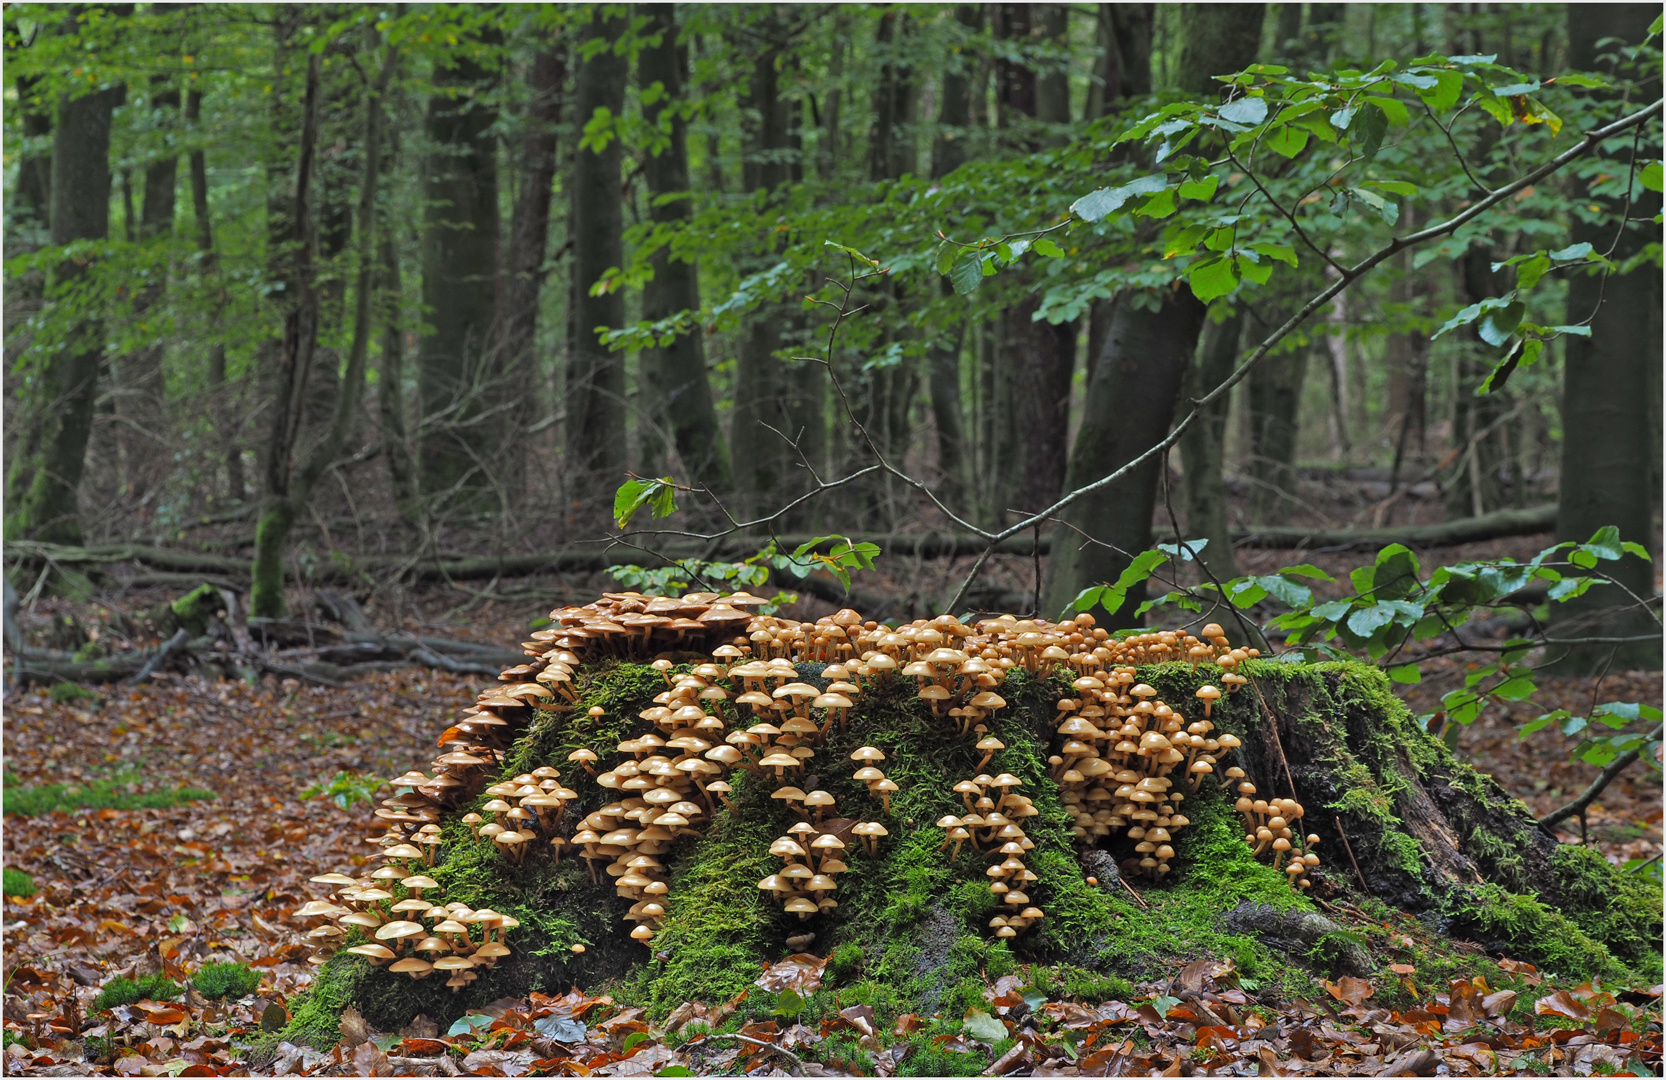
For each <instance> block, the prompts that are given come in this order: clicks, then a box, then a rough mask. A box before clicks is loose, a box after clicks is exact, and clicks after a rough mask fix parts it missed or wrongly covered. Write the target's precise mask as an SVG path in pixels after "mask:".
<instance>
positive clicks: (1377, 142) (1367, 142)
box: [1348, 103, 1388, 161]
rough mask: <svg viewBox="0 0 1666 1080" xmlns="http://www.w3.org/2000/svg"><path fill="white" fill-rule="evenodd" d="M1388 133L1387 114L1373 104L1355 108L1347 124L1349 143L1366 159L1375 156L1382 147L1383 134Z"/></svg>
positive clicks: (1368, 159)
mask: <svg viewBox="0 0 1666 1080" xmlns="http://www.w3.org/2000/svg"><path fill="white" fill-rule="evenodd" d="M1386 134H1388V115H1387V114H1386V113H1384V112H1383V111H1382V109H1381V108H1379V107H1378V106H1376V105H1374V104H1370V103H1367V104H1364V105H1361V106H1360V107H1359V108H1358V109H1357V110H1355V112H1354V115H1353V118H1352V120H1351V121H1350V122H1349V124H1348V139H1349V140H1350V145H1351V146H1352V147H1353V148H1354V149H1355V150H1357V151H1358V152H1359V155H1360V156H1361V157H1362V158H1364V159H1365V160H1366V161H1370V160H1372V159H1373V158H1375V157H1376V156H1377V151H1378V150H1380V149H1382V145H1383V136H1384V135H1386Z"/></svg>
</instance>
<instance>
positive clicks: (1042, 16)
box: [1035, 4, 1070, 146]
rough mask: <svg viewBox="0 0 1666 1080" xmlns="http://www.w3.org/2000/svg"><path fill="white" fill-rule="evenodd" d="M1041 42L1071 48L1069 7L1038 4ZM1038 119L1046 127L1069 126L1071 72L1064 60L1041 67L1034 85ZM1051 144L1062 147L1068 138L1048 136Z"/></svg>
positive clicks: (1049, 62) (1037, 12)
mask: <svg viewBox="0 0 1666 1080" xmlns="http://www.w3.org/2000/svg"><path fill="white" fill-rule="evenodd" d="M1036 15H1037V16H1038V21H1039V22H1040V24H1041V25H1040V27H1039V29H1040V31H1041V41H1042V42H1044V43H1045V44H1046V45H1047V47H1048V48H1049V49H1052V50H1057V51H1060V52H1063V51H1065V50H1067V49H1069V47H1070V5H1069V4H1037V5H1036ZM1035 116H1036V119H1037V120H1040V121H1041V122H1042V123H1044V124H1057V125H1061V126H1062V125H1064V124H1068V123H1070V69H1069V66H1068V64H1067V63H1066V62H1065V60H1063V59H1058V60H1049V61H1047V62H1046V63H1045V64H1044V66H1043V67H1042V70H1041V72H1040V73H1039V74H1038V75H1037V77H1036V82H1035ZM1047 141H1048V142H1050V143H1052V144H1053V145H1055V146H1063V145H1064V144H1065V143H1066V142H1067V141H1068V137H1067V136H1065V135H1064V134H1062V133H1057V132H1056V133H1054V134H1052V135H1049V136H1048V140H1047Z"/></svg>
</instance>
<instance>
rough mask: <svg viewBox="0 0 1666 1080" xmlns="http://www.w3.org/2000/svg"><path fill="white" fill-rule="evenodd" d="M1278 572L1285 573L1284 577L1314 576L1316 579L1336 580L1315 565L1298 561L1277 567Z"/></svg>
mask: <svg viewBox="0 0 1666 1080" xmlns="http://www.w3.org/2000/svg"><path fill="white" fill-rule="evenodd" d="M1279 573H1281V574H1283V575H1285V576H1286V577H1304V578H1314V579H1316V580H1318V581H1335V580H1336V579H1335V578H1333V577H1331V576H1330V575H1329V574H1327V573H1325V572H1324V571H1323V570H1321V569H1319V568H1318V567H1317V566H1314V565H1313V564H1312V563H1298V564H1297V565H1295V566H1285V567H1281V568H1280V569H1279Z"/></svg>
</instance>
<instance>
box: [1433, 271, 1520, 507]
mask: <svg viewBox="0 0 1666 1080" xmlns="http://www.w3.org/2000/svg"><path fill="white" fill-rule="evenodd" d="M1494 258H1495V255H1494V253H1493V250H1492V248H1491V247H1490V246H1488V245H1487V244H1485V243H1483V242H1482V241H1480V240H1472V241H1470V245H1469V250H1468V251H1466V252H1465V253H1464V255H1463V257H1462V258H1461V259H1459V260H1458V265H1457V270H1458V279H1459V284H1460V291H1461V293H1462V295H1463V297H1464V303H1466V304H1474V303H1478V302H1480V301H1481V300H1484V299H1486V298H1488V297H1492V296H1497V295H1499V293H1500V292H1501V291H1502V289H1501V287H1500V285H1499V283H1498V280H1497V275H1495V274H1494V273H1493V269H1492V263H1493V259H1494ZM1464 338H1465V339H1467V340H1464V341H1462V343H1461V347H1460V350H1459V352H1458V353H1457V355H1456V356H1455V357H1454V358H1453V363H1454V364H1456V365H1457V369H1458V371H1457V375H1458V377H1457V395H1456V399H1455V400H1454V403H1453V404H1454V406H1455V407H1454V418H1455V420H1456V423H1454V424H1453V425H1452V445H1453V446H1454V447H1456V448H1463V449H1462V453H1461V454H1460V455H1459V457H1458V462H1457V467H1456V472H1455V474H1454V475H1453V477H1452V481H1451V483H1450V484H1449V485H1448V486H1447V488H1446V516H1447V517H1448V518H1465V517H1478V516H1480V515H1481V514H1484V513H1486V512H1487V511H1488V510H1496V509H1498V507H1499V506H1501V505H1502V504H1503V498H1502V488H1501V485H1500V484H1499V467H1500V465H1501V464H1502V462H1503V458H1504V455H1503V453H1502V452H1501V450H1500V447H1501V445H1502V442H1503V434H1502V432H1497V431H1495V432H1493V433H1492V434H1491V435H1488V436H1486V437H1484V438H1482V439H1481V440H1479V441H1478V442H1475V443H1473V444H1471V443H1470V436H1471V435H1473V434H1474V433H1476V432H1479V431H1484V430H1486V429H1487V428H1489V427H1492V426H1493V424H1494V422H1496V421H1497V420H1498V418H1499V417H1501V416H1503V415H1504V412H1505V410H1506V408H1507V406H1508V404H1509V401H1508V398H1507V397H1506V394H1486V395H1483V396H1481V397H1476V396H1475V390H1476V388H1477V387H1479V386H1480V385H1481V383H1482V382H1483V381H1484V380H1485V379H1486V377H1487V373H1488V372H1489V371H1491V370H1492V357H1493V352H1494V350H1493V348H1492V346H1490V345H1487V344H1486V343H1485V342H1483V341H1481V340H1480V337H1479V335H1478V334H1476V333H1475V332H1474V331H1473V330H1471V331H1469V332H1468V333H1466V334H1465V335H1464ZM1506 393H1508V391H1506ZM1466 444H1467V446H1466Z"/></svg>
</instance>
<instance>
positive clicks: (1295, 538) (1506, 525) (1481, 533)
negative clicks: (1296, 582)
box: [1232, 503, 1556, 548]
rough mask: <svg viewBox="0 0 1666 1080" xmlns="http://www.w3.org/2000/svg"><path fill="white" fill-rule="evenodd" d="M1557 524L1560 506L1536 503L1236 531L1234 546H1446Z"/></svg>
mask: <svg viewBox="0 0 1666 1080" xmlns="http://www.w3.org/2000/svg"><path fill="white" fill-rule="evenodd" d="M1555 527H1556V506H1555V504H1553V503H1552V504H1547V505H1545V506H1533V507H1529V508H1527V509H1525V510H1495V511H1493V512H1492V513H1490V514H1482V515H1481V516H1479V517H1469V518H1459V519H1458V520H1456V521H1443V522H1440V523H1439V524H1437V525H1395V526H1390V527H1388V528H1384V529H1307V528H1300V527H1298V528H1288V529H1271V528H1260V529H1256V530H1255V531H1254V532H1249V533H1243V534H1237V533H1234V534H1233V537H1232V542H1233V545H1234V546H1243V547H1262V548H1353V547H1377V546H1380V545H1384V544H1395V543H1399V544H1405V545H1407V546H1409V547H1443V546H1447V545H1452V544H1472V543H1475V542H1476V541H1480V540H1497V539H1500V538H1502V537H1506V536H1532V535H1533V534H1535V533H1542V532H1549V531H1550V530H1551V529H1554V528H1555Z"/></svg>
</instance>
